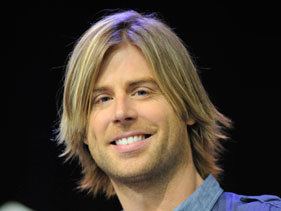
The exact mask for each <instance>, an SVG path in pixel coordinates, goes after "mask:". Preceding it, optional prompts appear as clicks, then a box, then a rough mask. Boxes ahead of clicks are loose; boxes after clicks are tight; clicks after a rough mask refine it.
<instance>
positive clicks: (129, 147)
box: [111, 137, 151, 153]
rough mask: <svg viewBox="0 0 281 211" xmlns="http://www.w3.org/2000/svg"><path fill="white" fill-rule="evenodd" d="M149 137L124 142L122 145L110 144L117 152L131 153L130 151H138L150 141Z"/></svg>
mask: <svg viewBox="0 0 281 211" xmlns="http://www.w3.org/2000/svg"><path fill="white" fill-rule="evenodd" d="M150 138H151V137H149V138H146V139H144V140H143V141H137V142H133V143H130V144H124V145H111V146H112V147H113V148H114V149H115V150H116V151H118V152H119V153H132V152H138V151H140V150H142V149H144V148H145V147H146V146H147V145H148V144H149V142H150Z"/></svg>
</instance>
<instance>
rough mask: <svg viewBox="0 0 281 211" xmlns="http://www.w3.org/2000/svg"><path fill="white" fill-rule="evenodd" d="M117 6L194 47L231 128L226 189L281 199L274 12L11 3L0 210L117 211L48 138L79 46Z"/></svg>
mask: <svg viewBox="0 0 281 211" xmlns="http://www.w3.org/2000/svg"><path fill="white" fill-rule="evenodd" d="M113 2H114V3H113ZM115 9H136V10H137V11H139V12H157V13H158V14H159V17H160V18H162V19H163V20H165V21H166V23H168V24H169V25H170V26H171V27H172V28H173V29H174V30H175V32H176V33H177V34H178V35H179V36H180V37H181V38H182V39H183V40H184V42H185V43H186V45H187V46H188V49H189V51H190V53H191V54H192V56H193V58H194V60H195V62H196V64H197V66H198V68H199V69H200V76H201V78H202V82H203V84H204V86H205V88H206V90H207V92H208V93H209V96H210V98H211V100H212V101H213V103H214V104H215V105H216V106H217V108H218V109H219V110H220V111H221V112H222V113H224V114H225V115H226V116H228V117H230V118H231V119H232V120H233V121H234V129H233V130H231V131H230V136H231V139H230V140H229V141H228V142H225V148H226V151H225V153H224V154H223V156H222V161H221V165H222V166H223V168H224V170H225V172H224V175H223V177H222V183H221V185H222V187H223V188H224V189H225V190H226V191H232V192H236V193H239V194H250V195H257V194H274V195H279V196H280V194H281V188H280V187H281V185H280V178H281V173H280V146H279V145H280V144H279V142H280V141H281V140H280V123H279V121H280V100H279V98H280V94H279V92H280V77H279V72H280V61H281V60H280V56H281V53H280V47H281V34H280V32H279V31H278V30H279V28H280V16H279V14H278V12H279V11H278V6H277V5H274V4H271V3H270V2H269V1H267V3H266V5H265V4H262V3H253V4H250V3H248V4H245V3H242V2H237V1H235V3H234V2H229V3H222V2H219V1H216V2H212V4H210V3H208V4H206V3H201V2H200V3H196V4H195V3H190V2H188V1H187V2H186V3H176V2H175V1H171V2H166V3H165V2H160V1H159V2H156V1H155V2H150V3H147V4H146V3H144V2H142V3H137V1H136V2H135V3H128V2H126V1H120V2H118V1H112V2H110V1H104V3H101V2H100V3H96V2H92V3H91V4H89V3H88V4H85V3H83V4H82V2H76V4H72V5H70V4H69V3H63V2H61V3H56V4H53V3H50V2H40V3H37V5H35V4H31V3H30V4H28V3H22V4H18V3H16V2H12V3H10V4H9V5H7V6H4V7H2V10H3V12H6V13H5V15H4V17H2V21H4V24H3V25H2V30H1V31H2V32H1V34H2V37H3V38H2V39H1V41H2V44H1V46H2V47H1V50H2V65H1V67H2V70H1V81H2V83H1V84H2V101H1V102H2V105H4V108H3V109H2V117H4V118H2V120H4V121H3V122H2V123H3V124H2V125H4V128H3V134H4V135H2V137H1V188H0V189H1V203H4V202H6V201H11V200H13V201H19V202H21V203H23V204H25V205H27V206H29V207H31V208H33V209H34V210H37V211H41V210H62V211H64V210H120V205H119V203H118V201H117V200H116V199H113V200H111V201H106V200H105V199H104V198H103V196H99V197H97V198H95V199H92V198H91V197H90V196H87V194H86V193H83V192H79V191H77V190H76V185H75V184H76V182H77V181H78V180H79V178H80V167H79V166H78V165H77V163H76V162H75V161H73V162H71V163H65V164H64V163H63V159H62V158H59V157H58V155H59V154H60V153H61V151H62V148H61V147H58V146H57V145H56V143H55V142H54V141H52V139H53V138H54V136H53V130H54V129H55V128H56V124H57V120H58V116H57V113H58V111H57V110H58V108H59V105H60V102H61V101H60V98H61V86H62V78H63V74H64V69H65V65H66V61H67V57H68V55H69V53H70V52H71V50H72V47H73V44H74V43H75V41H76V40H77V39H78V38H79V36H80V35H81V34H82V33H83V32H84V31H85V30H86V29H88V28H89V27H90V25H91V24H92V23H93V22H95V20H97V18H99V17H100V16H101V15H104V14H106V13H108V12H109V11H110V10H115Z"/></svg>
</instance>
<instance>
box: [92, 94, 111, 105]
mask: <svg viewBox="0 0 281 211" xmlns="http://www.w3.org/2000/svg"><path fill="white" fill-rule="evenodd" d="M109 100H111V97H109V96H100V97H97V98H96V99H95V100H94V103H95V104H100V103H106V102H107V101H109Z"/></svg>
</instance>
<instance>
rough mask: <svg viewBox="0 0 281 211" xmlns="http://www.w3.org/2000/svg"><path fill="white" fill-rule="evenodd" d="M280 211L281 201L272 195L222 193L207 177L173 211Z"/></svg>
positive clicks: (218, 186)
mask: <svg viewBox="0 0 281 211" xmlns="http://www.w3.org/2000/svg"><path fill="white" fill-rule="evenodd" d="M209 210H211V211H231V210H233V211H234V210H235V211H250V210H254V211H267V210H270V211H281V199H280V198H279V197H277V196H273V195H260V196H244V195H238V194H235V193H230V192H224V191H223V189H222V188H221V187H220V185H219V183H218V182H217V181H216V179H215V178H214V177H213V176H212V175H209V176H208V177H207V178H206V179H205V180H204V182H203V184H202V185H201V186H200V187H199V188H197V190H196V191H195V192H194V193H193V194H191V195H190V196H189V197H188V198H187V199H186V200H185V201H183V202H182V203H181V204H180V205H179V206H177V207H176V208H175V209H174V211H209Z"/></svg>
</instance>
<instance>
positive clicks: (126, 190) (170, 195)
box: [112, 164, 203, 211]
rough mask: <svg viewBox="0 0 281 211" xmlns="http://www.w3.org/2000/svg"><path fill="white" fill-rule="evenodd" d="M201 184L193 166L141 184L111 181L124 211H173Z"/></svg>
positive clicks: (201, 180) (187, 166) (200, 179)
mask: <svg viewBox="0 0 281 211" xmlns="http://www.w3.org/2000/svg"><path fill="white" fill-rule="evenodd" d="M202 182H203V179H202V178H201V177H200V175H199V174H198V172H197V171H196V169H195V167H194V165H190V164H188V165H186V166H184V167H182V168H180V169H178V170H177V171H176V172H174V173H171V174H170V175H167V176H165V177H162V178H156V179H154V180H150V181H146V184H144V183H143V182H142V183H141V184H131V185H124V184H120V183H118V182H117V181H112V184H113V186H114V189H115V191H116V193H117V196H118V198H119V200H120V202H121V204H122V207H123V209H124V210H125V211H131V210H132V211H133V210H134V211H143V210H145V211H150V210H153V211H157V210H162V211H163V210H173V208H175V207H177V206H178V205H179V204H180V203H181V202H182V201H184V200H185V199H186V198H187V197H188V196H190V195H191V194H192V193H193V192H194V191H195V190H196V188H197V187H198V186H200V185H201V184H202Z"/></svg>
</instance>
